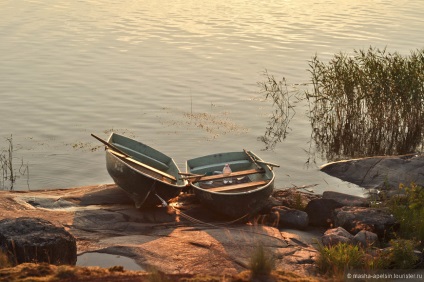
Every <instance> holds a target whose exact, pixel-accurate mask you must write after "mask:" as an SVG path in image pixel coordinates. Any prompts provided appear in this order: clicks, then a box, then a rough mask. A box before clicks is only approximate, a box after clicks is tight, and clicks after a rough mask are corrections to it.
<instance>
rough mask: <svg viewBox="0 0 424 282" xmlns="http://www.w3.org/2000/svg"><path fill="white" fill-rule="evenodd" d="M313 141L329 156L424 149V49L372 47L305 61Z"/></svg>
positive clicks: (406, 151) (353, 155) (343, 156)
mask: <svg viewBox="0 0 424 282" xmlns="http://www.w3.org/2000/svg"><path fill="white" fill-rule="evenodd" d="M309 66H310V70H309V72H310V73H311V77H312V85H313V90H312V91H310V90H308V91H306V93H305V94H306V99H307V100H308V101H309V104H310V109H311V111H310V121H311V126H312V129H313V131H312V139H313V140H314V141H315V143H316V146H317V149H318V151H320V152H321V153H322V154H323V155H325V157H326V158H327V159H328V160H337V159H341V158H345V157H349V158H351V157H364V156H372V155H389V154H405V153H411V152H415V151H417V150H422V149H423V137H424V128H423V126H422V125H423V124H424V49H422V50H417V51H411V54H410V55H409V56H402V55H400V54H399V53H397V52H394V53H389V52H387V51H386V49H384V50H379V49H376V48H372V47H370V48H369V49H368V50H366V51H365V50H359V51H356V50H355V51H354V55H353V56H350V55H347V54H343V53H340V54H336V55H335V56H334V57H333V58H332V59H331V60H330V61H329V62H328V63H325V62H323V61H321V60H319V59H318V57H317V56H315V57H313V58H312V60H311V61H310V62H309Z"/></svg>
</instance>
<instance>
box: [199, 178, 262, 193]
mask: <svg viewBox="0 0 424 282" xmlns="http://www.w3.org/2000/svg"><path fill="white" fill-rule="evenodd" d="M267 183H268V181H266V180H261V181H253V182H247V183H240V184H235V185H226V186H220V187H215V188H210V189H205V190H207V191H212V192H226V191H233V190H239V189H245V188H252V187H255V186H263V185H265V184H267Z"/></svg>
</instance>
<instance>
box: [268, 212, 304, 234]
mask: <svg viewBox="0 0 424 282" xmlns="http://www.w3.org/2000/svg"><path fill="white" fill-rule="evenodd" d="M272 211H273V212H274V213H275V212H277V213H278V216H279V227H290V228H294V229H300V230H303V229H305V228H306V227H308V223H309V217H308V214H307V213H306V212H304V211H300V210H295V209H290V208H287V207H283V206H280V207H274V208H273V209H272Z"/></svg>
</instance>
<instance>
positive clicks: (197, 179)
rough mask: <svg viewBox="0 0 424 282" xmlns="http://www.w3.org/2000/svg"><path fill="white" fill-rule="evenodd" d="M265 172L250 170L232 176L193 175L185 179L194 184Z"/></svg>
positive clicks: (234, 173) (237, 172)
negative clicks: (190, 180)
mask: <svg viewBox="0 0 424 282" xmlns="http://www.w3.org/2000/svg"><path fill="white" fill-rule="evenodd" d="M264 172H265V170H263V169H248V170H241V171H235V172H232V173H230V174H215V175H208V176H199V175H193V176H187V177H185V179H193V180H192V182H201V181H211V180H218V179H224V178H231V177H240V176H245V175H249V174H255V173H264Z"/></svg>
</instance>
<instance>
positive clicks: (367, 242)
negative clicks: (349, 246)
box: [353, 230, 378, 247]
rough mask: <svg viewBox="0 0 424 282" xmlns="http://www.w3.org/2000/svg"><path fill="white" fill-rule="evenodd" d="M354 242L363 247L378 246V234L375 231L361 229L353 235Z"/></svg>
mask: <svg viewBox="0 0 424 282" xmlns="http://www.w3.org/2000/svg"><path fill="white" fill-rule="evenodd" d="M353 243H355V244H356V245H359V246H361V247H369V246H374V247H376V246H377V245H378V236H377V234H375V233H373V232H370V231H366V230H361V231H359V232H358V233H356V235H355V236H354V237H353Z"/></svg>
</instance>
